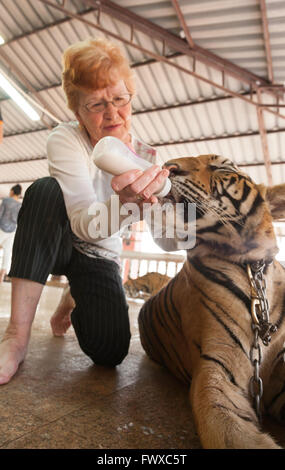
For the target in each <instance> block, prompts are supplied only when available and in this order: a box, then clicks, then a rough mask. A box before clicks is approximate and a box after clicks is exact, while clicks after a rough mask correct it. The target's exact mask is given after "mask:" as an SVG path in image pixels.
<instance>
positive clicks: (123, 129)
mask: <svg viewBox="0 0 285 470" xmlns="http://www.w3.org/2000/svg"><path fill="white" fill-rule="evenodd" d="M79 93H80V94H79V106H78V111H77V112H76V113H75V115H76V117H77V119H78V121H79V123H80V124H81V125H82V126H84V127H85V128H86V130H87V131H88V133H89V135H90V138H91V142H92V144H93V145H95V144H96V143H97V142H98V140H100V139H102V137H105V136H107V135H110V136H113V137H117V138H118V139H120V140H122V141H123V142H124V143H125V144H128V143H129V141H130V136H129V131H130V127H131V111H132V106H131V102H129V103H128V104H126V105H125V106H122V107H121V108H117V107H115V106H114V105H113V104H112V103H108V104H107V106H106V107H105V109H104V110H103V111H101V112H98V113H94V112H91V111H89V110H88V109H87V108H86V105H87V107H89V109H90V105H92V104H93V105H94V104H97V103H100V102H102V101H105V102H106V101H112V100H113V99H114V98H115V97H119V96H121V95H125V94H128V93H129V91H128V90H127V88H126V85H125V83H124V81H123V80H120V81H119V82H118V83H116V84H115V85H114V86H108V87H106V88H102V89H100V90H96V91H94V92H93V93H85V92H84V91H80V92H79Z"/></svg>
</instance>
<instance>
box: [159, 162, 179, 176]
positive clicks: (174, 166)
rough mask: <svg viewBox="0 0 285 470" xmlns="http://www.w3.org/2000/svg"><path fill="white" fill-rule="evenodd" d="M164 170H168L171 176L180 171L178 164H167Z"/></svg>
mask: <svg viewBox="0 0 285 470" xmlns="http://www.w3.org/2000/svg"><path fill="white" fill-rule="evenodd" d="M162 168H166V170H168V171H169V175H170V176H171V175H175V174H176V173H177V172H178V171H179V165H178V163H171V162H166V163H164V165H163V167H162Z"/></svg>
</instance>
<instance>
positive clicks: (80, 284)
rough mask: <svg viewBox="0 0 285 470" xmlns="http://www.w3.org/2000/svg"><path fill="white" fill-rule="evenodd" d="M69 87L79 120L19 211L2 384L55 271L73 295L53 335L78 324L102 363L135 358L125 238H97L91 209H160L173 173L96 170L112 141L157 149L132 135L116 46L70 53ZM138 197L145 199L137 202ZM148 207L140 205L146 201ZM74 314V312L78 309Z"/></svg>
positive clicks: (50, 149) (53, 143)
mask: <svg viewBox="0 0 285 470" xmlns="http://www.w3.org/2000/svg"><path fill="white" fill-rule="evenodd" d="M63 63H64V69H63V88H64V91H65V94H66V97H67V102H68V106H69V108H70V109H71V110H72V111H73V112H74V114H75V117H76V119H77V122H72V123H64V124H60V125H59V126H58V127H56V128H55V129H54V130H53V131H52V133H51V134H50V135H49V138H48V142H47V155H48V163H49V171H50V175H51V176H50V177H46V178H41V179H39V180H37V181H36V182H35V183H33V184H32V185H31V186H30V187H29V189H28V190H27V192H26V194H25V198H24V201H23V204H22V208H21V210H20V213H19V218H18V227H17V231H16V236H15V242H14V247H13V259H12V266H11V270H10V273H9V276H10V277H11V278H12V308H11V318H10V321H9V324H8V327H7V330H6V332H5V334H4V337H3V339H2V342H1V343H0V384H3V383H7V382H8V381H9V380H10V379H11V377H12V376H13V375H14V374H15V372H16V371H17V369H18V366H19V364H20V363H21V362H22V361H23V360H24V357H25V354H26V351H27V346H28V342H29V338H30V331H31V326H32V322H33V319H34V315H35V312H36V308H37V305H38V301H39V299H40V295H41V292H42V289H43V286H44V284H45V282H46V280H47V277H48V275H49V274H50V273H53V274H64V275H66V276H67V278H68V280H69V285H70V290H71V295H72V297H73V299H74V301H75V306H74V304H73V303H72V301H71V300H70V301H68V297H67V299H66V300H65V301H63V302H62V304H61V305H60V306H59V308H58V309H57V311H56V313H55V315H54V316H53V318H52V320H51V325H52V329H53V333H54V334H55V335H61V334H63V333H64V332H65V331H66V330H67V328H68V327H69V326H70V311H71V310H72V309H73V310H72V314H71V323H72V325H73V327H74V330H75V333H76V336H77V338H78V342H79V345H80V347H81V349H82V350H83V351H84V353H85V354H87V355H88V356H89V357H90V358H91V359H92V360H93V361H94V363H95V364H100V365H105V366H109V367H114V366H116V365H118V364H120V363H121V361H122V360H123V359H124V358H125V356H126V355H127V353H128V348H129V343H130V328H129V318H128V305H127V303H126V299H125V294H124V291H123V287H122V280H121V276H120V268H119V256H120V251H121V239H120V235H119V233H111V227H110V230H109V237H108V238H101V239H100V238H97V239H95V240H94V238H92V237H91V236H90V234H89V231H88V226H89V224H90V222H91V221H92V218H94V215H93V216H92V215H90V214H89V213H88V210H89V208H90V206H91V205H92V204H93V203H94V202H103V203H105V205H106V207H107V208H108V210H110V198H111V196H112V195H114V194H115V193H116V194H117V195H119V199H120V202H121V203H122V204H123V203H125V202H138V199H140V200H141V199H144V201H145V202H150V203H155V202H157V198H156V197H155V196H153V194H154V193H155V192H156V191H157V190H158V188H159V187H161V183H163V181H164V180H165V179H166V177H167V176H168V171H167V170H165V169H164V170H161V168H160V167H159V166H158V165H153V166H152V167H150V169H148V170H146V171H144V172H142V171H138V170H132V171H128V172H126V173H123V174H122V175H119V176H116V177H113V178H112V176H111V175H109V174H108V173H105V172H104V171H102V170H99V169H98V168H96V167H95V165H94V163H93V162H92V159H91V154H92V150H93V148H94V145H95V144H96V143H97V142H98V141H99V140H100V139H101V138H102V137H105V136H114V137H117V138H118V139H120V140H121V141H122V142H124V143H125V144H126V145H128V146H129V147H131V148H132V149H133V150H135V152H136V153H137V154H139V155H140V156H141V157H143V158H145V159H147V160H149V161H151V162H153V161H154V159H155V150H154V149H152V148H151V147H149V146H147V145H145V144H144V143H142V142H140V141H139V140H137V139H136V138H135V137H134V136H133V135H131V134H130V127H131V107H132V104H131V103H132V98H133V96H134V93H135V86H134V79H133V75H132V72H131V69H130V67H129V65H128V63H127V61H126V59H125V57H124V56H123V55H122V52H121V50H120V49H119V47H118V46H117V45H115V44H113V43H111V42H109V41H107V40H104V39H95V40H87V41H84V42H79V43H77V44H74V45H72V46H71V47H69V48H68V49H67V50H66V51H65V53H64V57H63ZM138 195H140V197H139V198H138ZM140 204H142V202H140ZM73 307H74V308H73Z"/></svg>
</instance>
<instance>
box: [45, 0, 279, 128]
mask: <svg viewBox="0 0 285 470" xmlns="http://www.w3.org/2000/svg"><path fill="white" fill-rule="evenodd" d="M38 1H39V2H41V3H44V4H45V5H47V6H50V7H52V8H56V9H57V10H60V11H61V12H63V13H65V14H66V15H68V16H70V17H72V18H77V19H78V20H79V21H82V22H84V23H85V24H87V25H89V26H90V27H93V28H96V29H98V30H99V31H101V32H103V33H104V34H106V35H107V36H111V37H113V38H115V39H117V40H118V41H121V42H123V43H124V44H127V45H128V46H131V47H134V48H135V49H138V50H140V51H141V52H143V53H144V54H146V55H149V56H151V57H153V58H154V59H156V60H158V61H161V62H163V63H166V64H168V65H170V66H172V67H175V68H176V69H177V70H179V71H180V72H184V73H186V74H188V75H191V76H193V77H195V78H197V79H198V80H201V81H203V82H205V83H207V84H209V85H211V86H213V87H215V88H218V89H220V90H222V91H224V92H226V93H228V94H230V95H232V96H234V97H236V98H240V99H242V100H243V101H245V102H247V103H249V104H251V105H253V106H255V107H258V103H257V102H255V101H253V100H252V99H251V98H247V97H245V96H243V95H241V94H239V93H236V92H234V91H232V90H230V89H229V88H227V87H225V86H224V85H223V84H218V83H216V82H213V80H210V79H208V78H206V77H204V76H202V75H199V74H197V73H196V72H195V71H194V70H190V69H189V68H186V67H183V66H181V65H179V64H178V63H176V62H173V61H172V60H170V59H168V58H167V57H166V56H165V55H163V54H159V53H156V52H153V51H150V50H148V49H146V48H144V47H142V46H140V45H138V44H135V43H134V42H133V29H134V28H138V29H139V30H140V31H142V32H144V33H145V34H148V36H149V37H151V38H153V39H158V38H159V39H160V40H161V41H162V45H163V52H164V49H165V46H167V47H170V48H172V49H174V50H175V47H176V52H177V51H178V52H181V53H183V54H185V55H189V53H190V52H191V49H190V48H189V46H188V44H187V43H186V42H185V41H183V40H182V39H180V38H179V37H177V36H175V35H174V34H172V33H170V32H168V31H166V30H164V29H163V28H160V27H159V26H157V25H155V24H154V23H151V22H150V21H148V20H146V19H144V18H141V17H140V16H138V15H135V14H134V13H132V12H130V11H129V10H127V9H125V8H122V7H120V6H119V5H117V4H115V3H112V2H110V1H109V0H104V2H100V1H99V0H96V1H95V0H83V1H84V2H85V3H86V2H88V4H91V5H92V6H94V7H97V8H98V18H99V16H100V15H99V12H100V11H101V9H102V10H103V11H104V13H107V14H108V15H110V16H114V17H115V18H116V19H117V20H120V21H124V22H125V23H126V24H128V26H130V28H131V31H130V33H131V34H130V39H126V38H123V37H122V36H121V35H118V34H115V33H112V32H111V31H110V30H106V29H104V28H102V26H100V24H98V23H94V22H92V21H89V20H86V19H85V18H80V17H79V16H78V15H77V14H76V13H73V12H70V11H68V10H66V9H64V8H62V7H60V6H59V5H58V4H55V3H53V2H52V1H49V0H38ZM189 51H190V52H189ZM209 54H211V53H209ZM190 55H191V54H190ZM211 55H213V54H211ZM222 60H223V59H222ZM223 61H224V60H223ZM224 62H225V61H224ZM235 67H237V66H235ZM237 68H239V67H237ZM242 70H243V71H244V72H246V73H247V74H249V75H251V76H252V75H253V74H251V72H249V71H247V70H245V69H242ZM254 77H255V79H254V80H255V81H251V82H250V80H249V82H248V83H250V85H251V87H250V90H253V89H254V88H255V87H256V86H257V85H256V79H257V78H258V86H262V88H263V89H264V90H265V91H266V90H267V89H268V90H269V92H270V93H271V92H272V93H273V94H275V95H276V94H277V95H278V94H279V93H280V90H283V85H278V86H277V85H275V86H272V84H269V82H268V81H266V80H263V79H261V81H259V79H260V77H257V76H254ZM239 79H240V80H241V77H240V78H239ZM262 82H263V83H262ZM273 106H274V105H273ZM266 111H267V112H269V113H271V114H273V115H275V116H278V117H280V118H281V119H285V115H283V114H280V113H279V112H276V111H274V110H272V109H271V108H269V107H268V108H266Z"/></svg>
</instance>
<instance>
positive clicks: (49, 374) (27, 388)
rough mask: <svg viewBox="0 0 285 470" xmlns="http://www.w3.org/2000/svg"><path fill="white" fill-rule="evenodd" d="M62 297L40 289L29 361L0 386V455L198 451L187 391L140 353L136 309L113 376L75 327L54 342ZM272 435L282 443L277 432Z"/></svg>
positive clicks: (2, 311)
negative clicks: (53, 321)
mask: <svg viewBox="0 0 285 470" xmlns="http://www.w3.org/2000/svg"><path fill="white" fill-rule="evenodd" d="M10 289H11V285H10V283H7V282H6V283H4V284H2V285H0V335H1V336H2V333H3V332H4V330H5V327H6V324H7V321H8V317H9V303H10ZM61 292H62V291H61V289H60V288H58V287H45V289H44V292H43V295H42V297H41V302H40V305H39V308H38V312H37V315H36V319H35V322H34V324H33V332H32V338H31V342H30V347H29V352H28V355H27V357H26V360H25V362H24V363H23V364H22V365H21V366H20V369H19V371H18V372H17V374H16V376H15V377H14V378H13V380H12V381H11V382H10V383H9V384H7V385H3V386H0V448H1V449H200V443H199V439H198V437H197V434H196V432H195V429H194V425H193V419H192V414H191V410H190V406H189V404H188V389H187V387H185V386H184V385H183V384H181V383H180V382H178V381H177V380H176V379H175V378H174V377H172V376H171V375H170V374H169V373H168V372H167V371H166V370H164V369H162V368H161V367H160V366H159V365H157V364H155V363H153V362H151V361H150V360H149V359H148V358H147V357H146V356H145V354H144V352H143V350H142V347H141V345H140V341H139V336H138V330H137V315H138V311H139V308H140V306H141V304H138V303H134V302H132V303H130V318H131V325H132V341H131V347H130V353H129V355H128V357H127V358H126V359H125V361H124V362H123V363H122V364H121V365H120V366H118V367H117V368H116V369H115V370H111V369H105V368H103V367H97V366H94V365H93V364H92V362H91V360H90V359H89V358H88V357H86V356H85V355H84V354H83V352H82V351H81V349H80V348H79V346H78V343H77V340H76V338H75V334H74V332H73V330H72V328H71V329H70V330H69V331H68V333H67V335H66V336H65V337H64V338H55V337H53V336H52V334H51V330H50V327H49V318H50V316H51V314H52V313H53V311H54V309H55V307H56V305H57V303H58V301H59V298H60V296H61ZM270 429H271V430H273V432H275V434H276V433H277V436H278V437H279V438H280V427H278V426H277V427H276V426H274V425H271V428H270ZM278 433H279V434H278ZM282 434H283V432H282ZM282 434H281V440H282ZM283 445H285V441H284V435H283Z"/></svg>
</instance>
